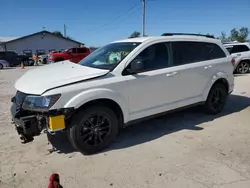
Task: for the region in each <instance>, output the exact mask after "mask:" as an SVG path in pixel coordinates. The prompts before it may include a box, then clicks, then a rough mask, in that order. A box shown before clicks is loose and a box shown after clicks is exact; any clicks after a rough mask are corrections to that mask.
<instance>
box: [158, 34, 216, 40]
mask: <svg viewBox="0 0 250 188" xmlns="http://www.w3.org/2000/svg"><path fill="white" fill-rule="evenodd" d="M174 35H192V36H201V37H207V38H213V39H214V36H212V35H202V34H195V33H163V34H162V35H161V36H174Z"/></svg>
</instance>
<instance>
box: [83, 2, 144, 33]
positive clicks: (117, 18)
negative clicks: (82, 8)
mask: <svg viewBox="0 0 250 188" xmlns="http://www.w3.org/2000/svg"><path fill="white" fill-rule="evenodd" d="M139 4H140V2H138V3H137V4H135V5H134V6H132V7H131V8H130V9H128V10H127V11H126V12H124V13H122V14H120V15H119V16H117V17H116V18H115V19H113V20H111V21H110V22H108V23H106V24H103V25H101V26H100V27H97V28H92V29H89V30H88V31H92V30H95V29H99V28H102V27H106V26H108V25H110V24H112V23H114V22H116V21H117V20H119V19H120V18H121V17H123V16H124V15H126V14H127V13H129V12H130V11H131V10H133V9H134V8H135V7H137V6H138V5H139Z"/></svg>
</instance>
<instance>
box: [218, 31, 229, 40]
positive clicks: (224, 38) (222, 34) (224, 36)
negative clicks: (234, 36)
mask: <svg viewBox="0 0 250 188" xmlns="http://www.w3.org/2000/svg"><path fill="white" fill-rule="evenodd" d="M218 39H220V40H221V41H222V42H228V41H229V39H228V37H227V34H226V33H225V32H221V36H219V37H218Z"/></svg>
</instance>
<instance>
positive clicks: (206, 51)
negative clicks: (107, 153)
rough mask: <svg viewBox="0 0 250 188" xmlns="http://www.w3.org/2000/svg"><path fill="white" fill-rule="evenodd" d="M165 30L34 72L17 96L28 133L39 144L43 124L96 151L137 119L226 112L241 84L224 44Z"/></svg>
mask: <svg viewBox="0 0 250 188" xmlns="http://www.w3.org/2000/svg"><path fill="white" fill-rule="evenodd" d="M164 35H166V36H158V37H145V38H133V39H126V40H121V41H116V42H112V43H110V44H108V45H106V46H104V47H102V48H100V49H98V50H96V51H94V52H93V53H92V54H90V55H89V56H88V57H87V58H85V59H84V60H82V61H81V62H80V63H79V64H74V63H71V62H69V61H63V62H60V63H56V64H51V65H46V66H42V67H39V68H35V69H33V70H29V71H28V72H27V73H25V74H24V75H23V76H22V77H21V78H20V79H19V80H18V81H17V82H16V84H15V88H16V89H17V93H16V96H15V97H13V99H12V102H13V105H12V108H11V112H12V115H13V121H14V122H15V125H16V128H17V131H18V133H19V134H20V135H21V138H22V139H23V140H24V142H28V141H31V140H33V136H36V135H39V134H40V132H41V131H42V130H43V129H46V130H47V131H48V132H49V133H53V134H54V133H55V134H57V133H58V132H60V131H66V132H67V133H68V138H69V141H70V142H71V144H72V145H73V146H74V147H75V148H76V149H77V150H79V151H81V152H82V153H84V154H91V153H95V152H99V151H101V150H103V149H104V148H106V147H107V146H109V145H110V144H111V143H112V141H114V139H115V138H116V136H117V134H118V132H119V130H120V128H123V127H125V126H126V125H128V124H130V123H132V122H135V120H141V119H143V118H146V117H152V116H154V115H157V114H161V113H163V112H167V111H172V110H175V109H180V108H182V107H187V106H191V105H192V106H193V105H204V107H205V109H206V110H207V112H209V113H212V114H217V113H219V112H221V111H222V109H223V107H224V105H225V103H226V99H227V96H228V95H229V94H230V93H231V92H232V91H233V88H234V77H233V65H232V62H231V61H232V57H231V55H230V54H229V53H228V51H227V50H226V49H225V48H224V46H223V44H222V43H221V42H220V41H219V40H216V39H212V38H209V37H205V36H193V35H180V34H178V35H175V34H164Z"/></svg>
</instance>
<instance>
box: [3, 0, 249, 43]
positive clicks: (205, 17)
mask: <svg viewBox="0 0 250 188" xmlns="http://www.w3.org/2000/svg"><path fill="white" fill-rule="evenodd" d="M0 4H1V19H0V28H1V29H0V36H1V37H17V36H24V35H28V34H32V33H34V32H38V31H41V30H42V29H43V27H45V28H46V30H48V31H54V30H60V31H62V32H63V24H66V25H67V35H69V36H71V37H72V38H73V39H75V40H78V41H81V42H83V43H85V44H86V45H87V46H92V45H94V46H101V45H104V44H106V43H108V42H110V41H113V40H117V39H122V38H127V37H128V36H129V35H130V34H131V33H132V32H133V31H141V19H142V17H141V4H140V1H139V0H124V1H122V0H67V1H66V0H65V1H62V0H1V2H0ZM136 4H138V6H136V7H135V8H133V9H132V10H131V11H129V12H128V13H127V14H125V15H124V16H122V17H120V18H119V19H117V17H119V15H121V14H123V13H124V12H126V11H127V10H128V9H130V8H131V7H133V6H134V5H136ZM146 13H147V14H146V34H147V35H161V34H162V33H164V32H194V33H199V32H201V33H205V34H206V33H211V34H214V35H216V36H217V35H220V33H221V31H225V32H226V33H229V32H230V30H231V29H232V28H240V27H242V26H246V27H249V28H250V19H249V18H250V0H237V1H236V0H209V1H207V0H147V10H146ZM109 23H110V24H109ZM105 24H106V26H104V25H105Z"/></svg>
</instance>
